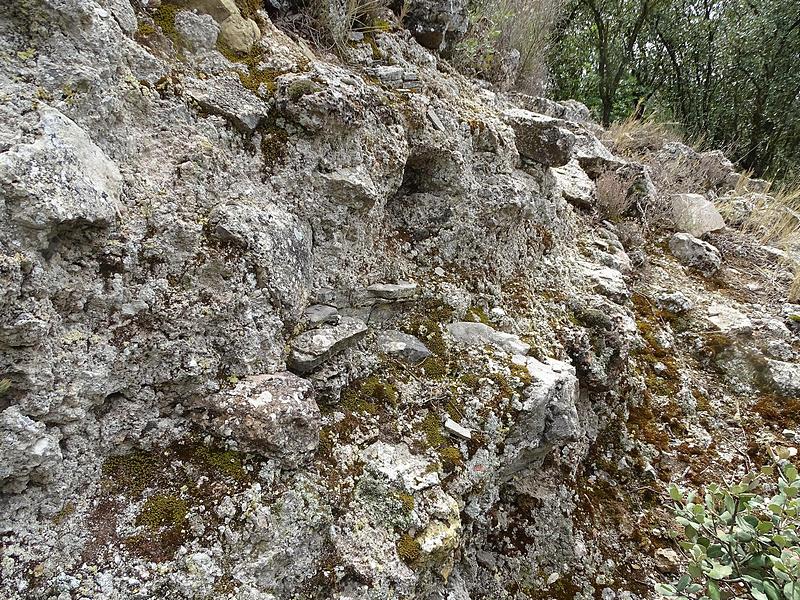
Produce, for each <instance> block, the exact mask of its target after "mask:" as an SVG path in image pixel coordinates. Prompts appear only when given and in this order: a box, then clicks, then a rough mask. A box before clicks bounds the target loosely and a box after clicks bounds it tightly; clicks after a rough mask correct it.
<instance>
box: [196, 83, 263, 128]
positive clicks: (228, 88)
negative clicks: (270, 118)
mask: <svg viewBox="0 0 800 600" xmlns="http://www.w3.org/2000/svg"><path fill="white" fill-rule="evenodd" d="M184 85H185V88H186V95H187V96H188V97H189V98H191V99H192V100H194V101H195V102H197V104H198V105H199V106H200V108H201V109H203V110H205V111H206V112H209V113H211V114H215V115H219V116H221V117H222V118H224V119H226V120H227V121H230V123H231V124H232V125H233V126H234V127H236V128H237V129H239V130H241V131H244V132H250V131H253V130H254V129H255V128H256V127H258V125H259V123H261V120H262V119H263V118H265V117H266V116H267V114H268V113H269V108H268V107H267V105H266V103H265V102H264V101H263V100H261V98H259V97H258V96H256V95H255V94H254V93H253V92H251V91H250V90H248V89H247V88H246V87H244V86H243V85H242V82H241V81H239V78H238V77H234V76H233V75H225V76H222V77H217V78H214V79H204V80H200V79H194V78H187V80H186V81H185V82H184Z"/></svg>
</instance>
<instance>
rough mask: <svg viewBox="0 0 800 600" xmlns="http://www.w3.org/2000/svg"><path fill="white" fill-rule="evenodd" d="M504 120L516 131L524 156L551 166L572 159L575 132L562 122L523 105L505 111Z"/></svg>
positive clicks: (518, 143) (518, 146)
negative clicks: (522, 106)
mask: <svg viewBox="0 0 800 600" xmlns="http://www.w3.org/2000/svg"><path fill="white" fill-rule="evenodd" d="M503 119H504V120H505V121H506V123H508V124H509V125H510V126H511V128H512V129H513V130H514V133H515V135H516V144H517V150H518V151H519V153H520V155H521V156H524V157H525V158H529V159H530V160H532V161H535V162H538V163H540V164H543V165H545V166H548V167H560V166H562V165H565V164H567V163H568V162H569V159H570V157H571V156H572V148H573V146H574V145H575V135H574V134H573V133H572V132H571V131H569V130H568V129H566V128H565V127H564V122H563V121H561V120H559V119H553V118H552V117H546V116H544V115H539V114H536V113H533V112H530V111H528V110H524V109H521V108H512V109H508V110H506V111H505V112H504V113H503Z"/></svg>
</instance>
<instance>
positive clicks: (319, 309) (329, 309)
mask: <svg viewBox="0 0 800 600" xmlns="http://www.w3.org/2000/svg"><path fill="white" fill-rule="evenodd" d="M303 318H305V319H306V320H307V321H308V322H309V323H311V324H313V325H322V324H329V325H336V324H337V323H338V322H339V319H341V317H340V316H339V311H338V310H337V309H336V307H335V306H329V305H327V304H312V305H311V306H309V307H308V308H306V309H305V310H304V311H303Z"/></svg>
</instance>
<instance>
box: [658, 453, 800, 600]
mask: <svg viewBox="0 0 800 600" xmlns="http://www.w3.org/2000/svg"><path fill="white" fill-rule="evenodd" d="M775 458H776V466H775V467H766V468H764V469H762V470H761V472H760V473H750V474H748V475H746V476H745V477H744V478H743V479H742V480H741V481H740V482H739V483H737V484H734V485H727V484H725V485H709V486H708V488H707V489H706V491H705V494H704V496H703V498H702V499H701V498H699V497H698V495H697V494H695V493H694V492H690V493H689V494H688V495H686V496H684V495H683V494H682V493H681V492H680V491H679V490H678V488H677V487H676V486H674V485H673V486H671V488H670V496H671V497H672V500H673V503H674V510H675V518H676V521H677V522H678V524H679V525H680V526H681V527H682V529H683V540H682V541H681V542H680V548H681V549H682V550H683V551H684V554H685V555H686V557H687V559H688V572H687V573H686V574H684V575H683V576H682V577H680V579H678V580H677V581H675V582H673V583H672V584H669V585H659V586H657V587H656V590H657V591H658V592H659V593H660V594H661V595H663V596H667V597H670V598H677V599H679V600H689V599H699V600H721V599H727V598H751V599H752V600H800V537H799V536H800V478H798V473H797V469H796V468H795V467H794V466H793V465H792V464H791V463H789V462H788V461H787V460H786V457H784V458H778V457H777V456H776V457H775Z"/></svg>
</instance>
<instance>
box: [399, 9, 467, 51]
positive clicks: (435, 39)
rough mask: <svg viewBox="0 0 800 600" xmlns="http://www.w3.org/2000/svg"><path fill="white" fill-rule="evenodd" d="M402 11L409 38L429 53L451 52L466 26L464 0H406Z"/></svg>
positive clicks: (464, 32) (462, 35)
mask: <svg viewBox="0 0 800 600" xmlns="http://www.w3.org/2000/svg"><path fill="white" fill-rule="evenodd" d="M402 10H404V11H405V14H406V17H405V22H406V23H407V27H408V30H409V31H410V32H411V35H413V36H414V38H415V39H416V40H417V41H418V42H419V43H420V44H421V45H422V46H424V47H425V48H429V49H431V50H446V49H452V48H453V46H454V45H455V44H457V43H458V42H459V41H460V40H461V39H462V38H463V37H464V34H466V32H467V27H468V26H469V19H468V18H467V16H468V13H467V2H465V1H464V0H410V1H409V2H407V3H406V4H405V5H404V7H403V9H402Z"/></svg>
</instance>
